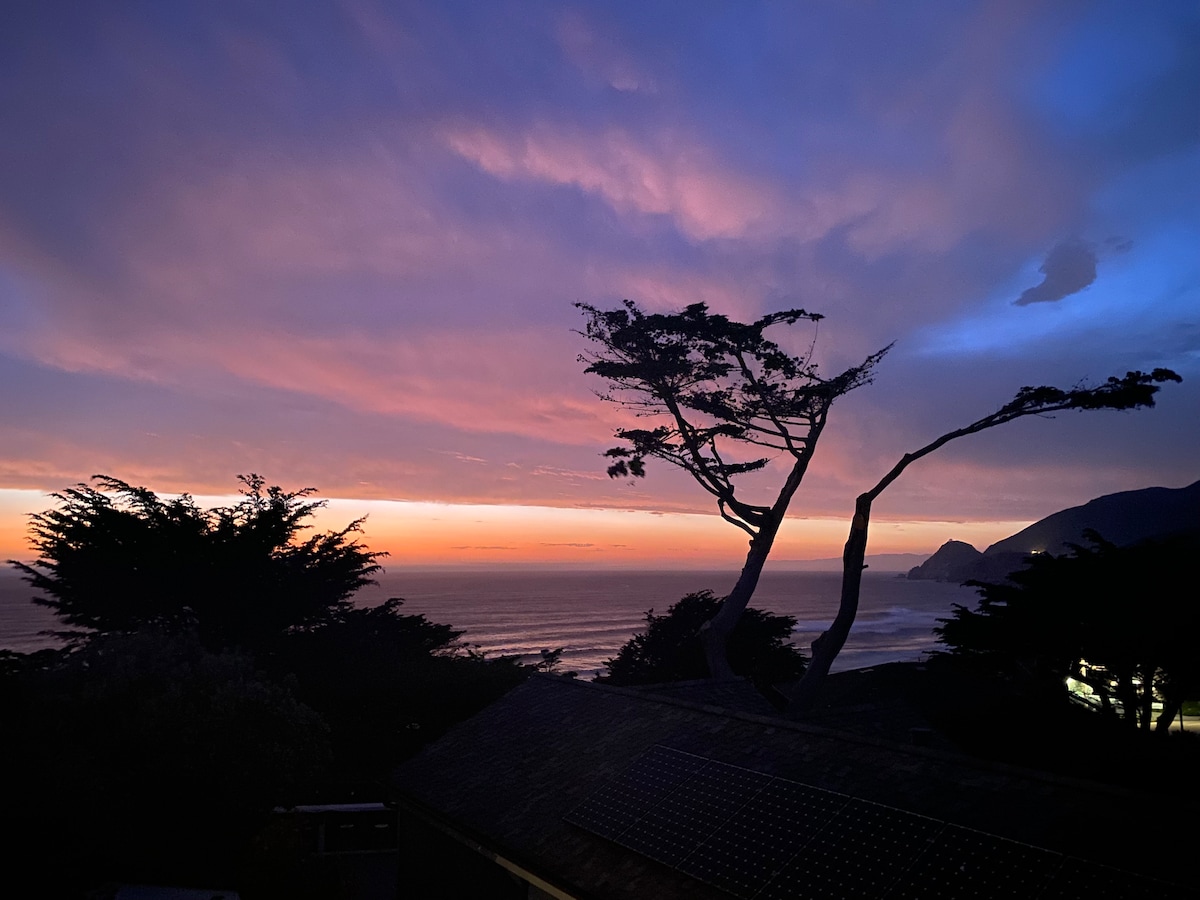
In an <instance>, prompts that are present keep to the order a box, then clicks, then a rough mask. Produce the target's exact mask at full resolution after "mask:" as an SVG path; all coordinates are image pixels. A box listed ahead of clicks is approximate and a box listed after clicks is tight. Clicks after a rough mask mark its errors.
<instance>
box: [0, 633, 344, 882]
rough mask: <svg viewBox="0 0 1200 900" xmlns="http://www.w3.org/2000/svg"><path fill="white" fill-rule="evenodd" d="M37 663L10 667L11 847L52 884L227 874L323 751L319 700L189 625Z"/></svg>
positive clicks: (321, 763)
mask: <svg viewBox="0 0 1200 900" xmlns="http://www.w3.org/2000/svg"><path fill="white" fill-rule="evenodd" d="M27 661H28V662H29V664H28V665H27V666H25V667H24V669H23V670H19V669H17V668H16V667H10V668H9V670H8V672H7V673H6V677H4V679H3V681H4V685H5V690H4V692H3V696H4V701H5V702H4V707H3V710H2V714H3V718H4V725H5V731H6V737H5V741H4V748H3V758H4V765H5V771H6V772H8V773H9V775H10V779H9V787H8V789H7V790H6V799H5V804H6V806H5V809H6V816H7V818H8V820H9V822H10V824H12V825H16V826H17V832H18V833H17V834H16V835H15V836H14V838H13V840H14V843H13V844H10V846H9V848H8V849H9V850H10V851H13V856H12V857H11V859H12V860H13V861H14V863H19V864H20V866H21V867H22V868H24V867H29V869H31V870H32V871H33V875H34V877H35V878H36V881H35V882H34V883H36V884H37V885H38V886H39V888H40V889H45V890H46V891H48V892H49V893H50V894H54V893H55V892H56V889H62V890H67V889H68V888H71V889H77V888H80V887H83V886H86V885H88V884H96V883H98V882H100V881H103V880H105V879H121V880H126V881H135V882H136V881H146V882H161V881H164V880H166V881H168V882H173V883H181V882H182V883H201V884H213V883H216V884H229V883H233V879H234V876H235V869H236V864H237V859H238V856H239V854H240V852H241V849H242V847H243V846H244V845H245V843H246V841H247V840H248V839H249V837H250V836H251V835H252V834H253V833H254V831H255V830H256V829H257V828H259V827H261V825H262V824H263V822H264V821H265V819H266V816H267V814H268V813H269V812H270V810H271V808H272V807H273V806H274V805H276V804H278V803H281V802H288V801H289V800H294V798H296V797H297V796H298V795H300V793H301V792H302V791H303V789H304V786H305V785H306V784H308V783H310V782H311V781H312V779H313V778H314V777H316V776H317V775H318V774H319V773H320V772H322V771H324V770H325V769H326V767H327V766H328V764H329V744H328V729H327V728H326V726H325V724H324V722H322V720H321V718H320V716H318V714H317V713H316V712H314V711H313V710H312V709H310V708H309V707H308V706H306V705H305V704H303V703H301V702H300V701H299V700H297V699H296V697H295V695H294V694H293V692H292V691H291V690H289V689H288V688H287V687H286V686H283V685H281V684H279V683H277V682H272V681H270V680H268V679H266V678H264V677H263V676H262V675H261V674H260V673H259V672H257V671H256V670H255V667H254V666H253V664H252V663H251V661H250V660H249V659H248V658H247V657H246V656H244V655H241V654H238V653H233V652H228V651H226V652H221V653H213V652H210V651H208V650H206V649H204V648H203V647H202V646H201V644H200V643H199V641H198V640H196V639H195V637H194V636H188V635H164V634H161V633H153V632H141V633H137V634H131V635H106V636H103V637H98V638H96V639H94V640H92V641H90V642H89V643H88V645H87V646H86V647H83V648H80V649H77V650H75V651H71V652H63V653H59V654H56V655H55V658H54V659H53V660H50V659H49V657H48V656H46V655H42V656H41V657H40V658H38V659H36V660H35V659H32V658H27ZM13 877H14V879H15V880H16V881H19V880H20V879H19V878H17V877H16V876H13ZM74 879H78V881H74Z"/></svg>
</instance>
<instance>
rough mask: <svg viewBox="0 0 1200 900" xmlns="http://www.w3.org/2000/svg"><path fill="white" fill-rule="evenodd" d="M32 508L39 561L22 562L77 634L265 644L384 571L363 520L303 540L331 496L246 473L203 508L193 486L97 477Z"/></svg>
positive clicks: (40, 599)
mask: <svg viewBox="0 0 1200 900" xmlns="http://www.w3.org/2000/svg"><path fill="white" fill-rule="evenodd" d="M93 480H94V482H95V485H96V486H95V487H93V486H90V485H86V484H80V485H77V486H76V487H74V488H70V489H68V490H65V491H63V492H61V493H56V494H54V495H52V496H54V498H55V499H56V500H58V506H57V507H55V508H54V509H50V510H47V511H45V512H42V513H37V514H35V515H34V516H32V517H31V519H32V521H31V525H30V532H31V542H32V544H33V547H34V549H35V550H36V551H37V552H38V559H37V561H36V562H34V563H33V564H32V565H26V564H23V563H19V562H13V563H12V565H14V566H15V567H16V568H18V569H20V570H21V571H22V572H23V573H24V577H25V580H26V581H27V582H28V583H29V584H30V586H31V587H32V588H33V589H34V590H35V591H37V592H38V595H37V597H36V598H35V600H34V602H35V603H39V604H41V605H43V606H48V607H50V608H51V609H53V610H54V612H55V614H56V615H57V616H58V617H59V618H60V619H61V620H62V621H63V622H64V623H65V624H66V625H68V626H73V628H74V629H76V630H75V631H73V632H67V633H66V635H67V636H69V637H73V638H75V639H76V640H78V639H81V638H86V637H87V636H89V635H92V634H96V633H112V632H117V633H133V632H136V631H139V630H141V629H144V628H153V629H156V630H160V631H169V632H185V631H195V632H196V633H197V634H198V635H199V636H200V639H201V640H202V641H203V643H204V644H205V646H208V647H210V648H223V647H234V646H241V647H249V648H256V647H260V646H262V645H263V643H264V642H266V641H268V640H270V639H271V638H273V637H276V636H278V635H279V634H281V633H283V632H285V631H286V630H287V629H289V628H292V627H295V626H307V625H312V624H314V623H318V622H321V621H324V620H326V619H328V618H329V617H331V616H336V615H337V614H338V613H339V611H342V610H344V609H345V608H346V607H347V606H348V600H349V598H350V596H351V595H352V594H353V593H354V592H355V591H357V590H358V589H359V588H361V587H363V586H364V585H367V584H370V583H372V582H371V576H372V575H373V574H374V573H375V572H377V571H378V570H379V565H378V563H377V560H378V559H379V557H380V556H381V555H382V554H379V553H373V552H370V551H368V550H367V549H366V548H365V547H364V546H363V545H362V544H361V543H359V541H358V540H357V539H356V535H357V534H358V533H359V532H360V531H361V522H351V523H350V524H349V525H348V526H346V527H345V528H343V529H342V530H341V531H334V532H326V533H323V534H314V535H311V536H308V537H301V532H302V531H303V530H304V529H305V528H307V527H308V520H309V519H310V518H311V517H312V516H313V515H314V513H315V512H316V511H317V509H319V508H320V507H321V506H322V505H323V501H313V500H308V499H307V498H308V497H309V496H310V494H311V493H312V490H311V489H305V490H301V491H295V492H288V491H284V490H282V489H281V488H279V487H275V486H272V487H267V486H266V484H265V482H264V481H263V479H262V478H260V477H259V476H257V475H251V476H249V477H242V478H241V482H242V499H241V501H239V502H238V503H236V504H235V505H233V506H230V507H218V508H216V509H208V510H204V509H200V508H199V507H198V506H196V504H195V502H194V501H193V500H192V498H191V497H190V496H188V495H187V494H185V495H183V496H182V497H179V498H178V499H175V500H164V499H162V498H160V497H159V496H158V495H157V494H155V493H154V492H153V491H150V490H147V489H146V488H141V487H132V486H130V485H129V484H126V483H125V482H123V481H120V480H119V479H116V478H111V477H108V476H96V478H95V479H93Z"/></svg>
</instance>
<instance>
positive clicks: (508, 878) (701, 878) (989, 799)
mask: <svg viewBox="0 0 1200 900" xmlns="http://www.w3.org/2000/svg"><path fill="white" fill-rule="evenodd" d="M653 690H654V689H652V688H651V689H629V688H614V687H608V686H603V685H596V684H590V683H581V682H577V681H574V680H571V679H566V678H558V677H553V676H538V677H535V678H533V679H531V680H530V681H528V682H526V683H525V684H524V685H522V686H521V687H518V688H517V689H515V690H514V691H512V692H511V693H510V694H508V695H507V696H506V697H504V698H503V699H501V700H500V701H499V702H497V703H496V704H494V705H493V706H491V707H489V708H488V709H486V710H484V711H483V712H482V713H480V714H479V715H477V716H476V717H474V718H473V719H471V720H469V721H467V722H465V723H463V724H462V725H460V726H458V727H457V728H455V729H454V730H453V731H451V732H450V733H448V734H447V735H446V736H445V737H443V738H442V739H441V740H439V741H437V742H436V743H434V744H433V745H431V746H430V747H428V748H426V749H425V750H424V751H423V752H422V753H421V754H420V755H419V756H417V757H416V758H415V759H412V760H410V761H408V762H407V763H405V764H404V765H403V766H402V767H401V768H400V769H399V770H398V772H397V774H396V785H397V788H398V790H399V794H400V807H401V835H400V844H401V859H400V873H399V879H400V896H401V897H409V896H411V897H420V898H430V900H432V898H461V897H467V896H471V897H497V898H507V897H511V898H544V897H558V898H567V897H570V898H595V900H602V898H603V900H607V898H630V900H632V898H647V897H655V898H676V897H678V898H685V897H686V898H697V900H706V898H713V900H716V898H721V900H728V898H729V897H731V896H733V897H744V898H764V900H765V898H792V897H797V898H800V897H813V898H822V900H835V898H841V897H857V898H875V897H878V898H884V897H886V898H889V900H890V898H941V897H945V898H957V897H978V898H988V897H1020V898H1060V900H1065V898H1089V900H1096V898H1122V900H1125V898H1161V897H1187V896H1194V894H1193V893H1192V892H1191V891H1190V890H1189V889H1187V888H1186V887H1184V886H1183V882H1184V881H1185V879H1186V878H1187V874H1186V867H1187V866H1189V865H1190V862H1189V860H1191V859H1192V850H1193V848H1192V846H1191V843H1192V841H1191V839H1190V834H1191V826H1192V824H1193V823H1195V822H1196V821H1197V818H1196V815H1197V813H1198V812H1200V810H1197V809H1196V808H1193V807H1192V806H1190V805H1188V804H1186V803H1185V804H1179V803H1175V802H1173V801H1172V802H1168V801H1166V800H1164V799H1163V798H1162V797H1156V796H1147V795H1143V794H1140V793H1135V792H1132V791H1127V790H1122V789H1119V788H1111V787H1106V786H1102V785H1097V784H1093V783H1089V782H1084V781H1080V780H1074V779H1069V778H1063V777H1058V776H1053V775H1046V774H1041V773H1037V772H1030V771H1027V770H1023V769H1018V768H1015V767H1012V766H1006V765H1002V764H996V763H989V762H985V761H980V760H976V759H972V758H969V757H964V756H961V755H958V754H955V753H951V752H947V751H944V750H941V749H934V748H931V747H925V746H913V745H905V744H902V743H896V742H891V741H886V740H880V739H877V738H873V737H870V736H864V735H861V734H858V735H855V734H851V733H848V732H846V731H842V730H834V729H831V728H827V727H816V726H813V725H807V724H797V723H794V722H789V721H786V720H783V719H780V718H778V717H776V716H773V715H770V714H761V712H741V711H737V708H738V707H742V706H743V704H742V703H740V702H739V691H738V690H737V689H736V688H731V687H729V686H728V685H727V686H725V687H724V688H722V693H720V694H718V695H715V696H714V697H713V699H715V700H716V702H720V703H721V704H722V705H721V706H717V705H712V704H709V703H703V702H696V699H695V698H697V697H699V698H700V699H704V698H703V695H702V693H697V692H691V693H690V694H689V692H688V691H686V690H683V691H681V690H678V689H672V691H671V694H672V695H666V694H665V693H664V694H655V693H654V692H653ZM689 696H690V697H692V698H693V699H684V698H686V697H689ZM747 697H750V695H749V694H747ZM749 703H750V704H751V707H750V708H753V709H759V710H761V709H762V707H761V705H755V704H757V701H755V700H754V699H753V698H752V697H750V700H749ZM729 707H734V709H731V708H729ZM912 733H913V736H914V737H916V738H918V739H919V740H921V741H923V740H924V738H925V737H927V735H925V734H924V732H923V731H922V730H921V729H919V728H918V729H914V730H913V732H912Z"/></svg>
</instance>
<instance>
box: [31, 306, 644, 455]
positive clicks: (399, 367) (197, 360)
mask: <svg viewBox="0 0 1200 900" xmlns="http://www.w3.org/2000/svg"><path fill="white" fill-rule="evenodd" d="M140 337H141V339H140V340H136V341H133V342H131V343H130V344H124V343H120V342H101V341H98V340H96V337H95V336H94V335H90V334H81V335H75V334H71V333H69V332H64V331H58V332H54V333H49V332H47V333H43V334H41V335H38V336H34V337H32V338H31V339H30V342H29V343H28V344H27V345H26V352H28V353H29V354H30V355H32V356H33V357H34V358H35V359H37V360H38V361H39V362H42V363H44V364H47V365H51V366H54V367H56V368H59V369H63V370H66V371H71V372H101V373H104V374H108V375H113V376H118V377H122V378H133V379H138V380H145V381H152V382H156V383H162V384H179V383H184V382H190V383H193V384H195V383H202V382H203V380H204V379H205V378H206V377H208V378H211V377H212V376H213V375H216V374H220V373H226V374H229V375H233V376H235V377H237V378H240V379H243V380H245V381H248V382H251V383H256V384H261V385H265V386H268V387H272V388H282V389H285V390H289V391H295V392H297V393H300V394H307V395H310V396H314V397H320V398H322V399H325V400H331V401H334V402H336V403H338V404H341V405H343V406H345V407H347V408H349V409H353V410H357V411H360V412H368V413H375V414H382V415H386V416H401V417H411V418H414V419H418V420H421V421H430V422H439V423H443V424H446V425H450V426H453V427H456V428H460V429H463V430H466V431H475V432H490V433H499V434H513V435H523V436H526V437H536V438H540V439H543V440H548V441H552V442H554V443H564V444H589V443H602V442H604V441H606V440H608V438H609V436H611V434H612V431H613V429H614V427H616V425H617V423H618V422H621V421H624V416H623V414H622V413H621V412H620V411H619V410H617V409H616V407H613V406H611V405H608V404H603V403H599V402H597V401H596V399H595V397H593V396H591V395H590V394H589V393H588V392H587V388H586V385H585V379H584V378H583V376H582V375H581V374H580V372H579V365H578V363H577V362H576V361H575V359H574V357H573V355H572V354H571V353H570V352H569V347H567V346H566V343H565V342H563V341H561V340H560V337H561V336H560V335H557V334H548V333H546V332H544V331H539V330H537V329H529V330H527V331H521V332H508V333H488V334H468V333H462V332H436V333H424V334H421V335H419V336H416V337H411V338H404V337H394V336H378V337H377V336H366V335H342V336H337V337H311V336H304V335H296V334H291V335H289V334H284V333H281V332H266V333H264V332H256V331H253V330H251V331H250V332H249V333H246V332H243V331H237V330H234V331H228V332H225V331H223V332H219V333H209V334H207V335H204V338H205V339H204V340H202V341H201V340H198V338H199V337H200V335H198V334H196V333H195V332H193V333H190V334H181V333H179V332H178V331H169V332H164V333H161V334H157V335H154V336H152V337H150V336H147V335H142V336H140ZM148 337H149V340H147V338H148ZM143 341H145V342H146V343H145V344H143ZM556 346H557V347H559V348H561V350H562V352H548V348H550V347H556Z"/></svg>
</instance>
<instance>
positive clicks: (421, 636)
mask: <svg viewBox="0 0 1200 900" xmlns="http://www.w3.org/2000/svg"><path fill="white" fill-rule="evenodd" d="M96 483H97V487H89V486H86V485H79V486H77V487H76V488H73V489H71V490H68V491H64V492H63V493H62V494H57V495H55V496H56V498H57V499H58V501H59V505H58V506H57V507H56V508H55V509H52V510H49V511H47V512H45V513H41V514H38V515H36V516H34V517H33V522H32V526H31V531H32V533H33V543H34V546H35V547H36V548H37V550H38V551H39V553H40V558H39V559H38V560H37V562H35V563H34V564H33V565H31V566H30V565H20V566H19V568H20V569H21V570H22V572H23V573H24V576H25V578H26V580H27V581H28V582H30V584H31V585H32V586H33V587H34V588H35V589H37V590H38V591H39V592H40V596H39V597H38V598H37V599H35V602H40V603H42V604H44V605H46V606H49V607H50V608H52V609H54V610H55V612H56V613H57V614H58V616H59V617H60V618H61V619H62V620H63V621H64V622H65V623H66V624H67V625H69V626H73V627H74V628H75V629H76V630H75V631H74V632H73V633H72V634H71V637H72V639H71V640H70V641H69V642H68V644H67V645H66V647H64V648H63V649H61V650H44V651H40V652H38V653H32V654H19V653H10V652H0V727H3V728H4V729H5V730H6V734H10V735H12V736H13V739H10V740H7V741H6V742H0V764H2V765H4V766H5V770H6V771H8V772H10V773H20V778H19V785H18V787H17V788H16V789H14V790H12V791H10V793H9V800H10V802H9V807H8V809H9V811H10V814H11V817H12V819H13V821H19V822H20V823H21V828H22V837H21V841H20V844H19V847H20V848H21V849H20V850H19V852H18V853H17V856H18V857H19V858H20V860H21V861H22V863H23V864H24V865H26V866H28V868H29V869H30V871H31V872H33V874H34V876H35V877H36V878H37V879H38V883H39V884H40V885H41V886H43V887H44V888H45V889H46V891H47V892H48V893H49V894H55V893H70V894H72V895H80V894H81V893H82V892H83V890H84V889H86V888H89V887H95V886H96V885H97V884H99V883H101V882H103V881H105V880H110V879H111V880H123V881H135V882H136V881H148V882H164V883H176V884H179V883H182V884H210V885H233V884H237V883H239V881H244V880H245V879H247V878H248V879H249V882H246V883H258V884H259V886H260V887H261V884H262V883H266V882H270V883H274V884H275V885H276V887H278V884H279V883H281V882H278V879H279V878H280V877H284V876H285V875H286V876H287V877H288V878H291V877H292V875H294V874H295V873H296V872H301V871H303V872H309V873H310V874H311V873H312V872H316V871H317V869H319V870H320V873H321V874H320V877H319V878H317V880H316V881H313V882H312V884H310V885H308V886H307V887H306V888H305V891H304V892H300V893H298V892H297V890H291V889H289V890H286V891H284V892H283V894H282V895H287V896H299V895H301V893H303V895H305V896H331V895H336V894H337V889H336V881H337V878H336V872H333V871H332V870H329V869H328V867H322V866H320V865H319V862H320V861H319V860H315V859H313V860H307V861H302V860H300V859H299V858H298V857H296V858H289V859H285V860H283V861H282V862H280V861H278V860H277V861H276V862H275V863H271V864H270V865H269V866H268V868H269V869H270V872H271V873H273V874H268V873H267V872H266V870H263V869H262V859H261V857H262V854H261V853H259V854H258V857H255V858H258V859H259V862H258V863H253V864H250V868H251V869H253V870H254V871H255V872H257V876H255V875H254V874H252V873H251V874H247V871H246V870H244V866H245V865H246V863H245V861H246V859H247V858H248V857H247V853H248V852H249V851H250V848H251V846H258V843H256V841H257V840H258V838H255V836H256V835H258V836H259V838H261V836H262V831H261V829H262V827H263V824H264V816H265V814H266V813H268V812H269V811H270V810H271V809H272V808H273V807H275V806H280V805H283V806H286V805H289V804H291V803H296V802H340V801H345V800H351V799H368V800H379V799H382V798H383V797H385V796H386V788H385V786H384V785H385V782H386V776H387V773H388V772H389V771H390V770H391V768H392V767H394V766H395V765H396V764H397V762H399V761H400V760H401V759H403V758H404V757H405V756H407V755H409V754H411V753H413V752H415V751H416V749H418V748H419V747H420V746H421V745H422V744H424V743H426V742H427V741H429V740H431V739H432V738H434V737H436V736H437V735H438V734H440V733H441V732H442V731H444V730H445V729H446V728H448V727H449V726H450V725H452V724H453V723H455V722H457V721H460V720H461V719H463V718H466V717H467V716H469V715H471V714H472V713H474V712H475V711H477V710H478V709H480V708H481V707H483V706H484V705H486V704H487V703H489V702H491V701H492V700H494V699H496V698H497V697H499V696H500V695H501V694H503V693H504V692H505V691H507V690H508V689H509V688H511V687H513V686H514V685H516V684H517V683H519V682H520V681H521V680H522V679H524V678H525V677H527V676H528V675H529V674H530V673H531V672H532V671H534V667H531V666H530V667H526V666H522V665H520V664H519V663H518V662H517V661H516V660H515V659H508V658H498V659H485V658H484V657H483V656H482V655H480V654H478V653H475V652H472V651H471V650H470V648H468V647H466V646H464V645H462V644H460V642H459V638H460V636H461V632H459V631H456V630H455V629H454V628H452V627H451V626H449V625H440V624H436V623H433V622H430V621H429V620H427V619H426V618H425V617H424V616H419V615H405V614H404V613H403V612H402V610H401V603H402V602H401V601H400V600H398V599H392V600H389V601H387V602H386V603H383V604H381V605H379V606H375V607H370V608H358V607H356V606H354V605H353V604H352V603H351V602H350V598H351V596H352V594H353V593H354V591H356V590H357V589H358V588H359V587H362V586H363V585H365V584H367V583H369V582H370V576H371V575H372V574H374V573H375V572H376V571H377V570H378V569H379V566H378V564H377V562H376V560H377V559H378V558H379V557H380V555H381V554H378V553H373V552H370V551H368V550H366V549H365V547H364V546H363V545H362V544H360V543H359V542H358V540H357V539H356V537H355V536H356V535H357V533H358V532H359V531H360V523H359V522H353V523H351V524H350V525H349V526H347V527H346V528H345V529H343V530H341V531H339V532H330V533H326V534H318V535H314V536H312V537H308V538H304V537H302V536H301V535H300V532H301V531H302V530H303V529H304V528H305V527H306V525H307V522H308V520H309V519H310V517H311V516H312V515H313V514H314V512H315V511H316V509H317V508H319V507H320V505H321V504H320V503H319V502H316V501H312V500H309V499H307V498H308V497H309V495H310V493H311V492H310V491H307V490H305V491H299V492H295V493H288V492H285V491H283V490H281V489H280V488H277V487H270V488H267V487H265V483H264V482H263V480H262V479H261V478H258V477H257V476H251V477H249V478H246V479H243V487H244V490H243V492H242V493H243V498H242V500H241V501H240V502H238V503H237V504H235V505H234V506H232V507H228V508H218V509H212V510H201V509H200V508H198V507H197V506H196V505H195V504H194V503H193V502H192V500H191V498H190V497H188V496H186V495H185V496H183V497H181V498H180V499H178V500H172V501H167V500H163V499H161V498H159V497H157V496H156V495H155V494H154V493H152V492H150V491H148V490H146V489H144V488H133V487H130V486H129V485H128V484H126V483H125V482H122V481H118V480H117V479H113V478H98V479H97V481H96ZM259 843H261V841H259ZM294 852H299V851H294ZM251 855H252V856H253V854H251ZM302 862H303V864H301V863H302ZM310 864H311V865H310ZM255 866H258V868H257V869H255ZM298 866H299V868H298ZM306 866H307V867H308V868H305V867H306ZM312 866H316V869H312ZM310 870H311V872H310ZM281 873H282V874H281ZM288 873H292V874H291V875H288ZM305 877H307V876H305ZM314 877H315V876H314ZM256 878H257V881H256ZM330 878H332V879H333V880H332V881H330V880H329V879H330ZM264 879H265V882H264ZM285 880H286V879H285ZM289 883H290V882H289ZM313 885H317V887H316V888H314V887H313ZM293 887H297V885H293ZM271 890H275V889H274V888H272V889H271ZM271 890H268V891H267V893H268V894H270V893H271Z"/></svg>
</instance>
